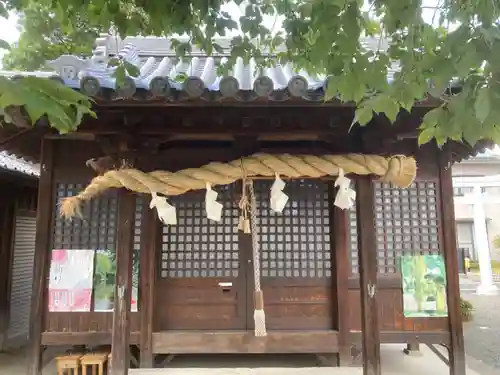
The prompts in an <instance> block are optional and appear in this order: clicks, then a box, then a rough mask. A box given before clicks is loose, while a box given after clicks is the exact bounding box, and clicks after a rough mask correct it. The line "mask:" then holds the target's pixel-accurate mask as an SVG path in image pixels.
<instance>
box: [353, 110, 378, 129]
mask: <svg viewBox="0 0 500 375" xmlns="http://www.w3.org/2000/svg"><path fill="white" fill-rule="evenodd" d="M372 118H373V110H372V109H371V108H368V107H360V108H357V109H356V112H355V115H354V120H355V121H353V123H355V122H357V123H358V124H359V125H361V126H365V125H367V124H368V123H369V122H370V121H371V119H372Z"/></svg>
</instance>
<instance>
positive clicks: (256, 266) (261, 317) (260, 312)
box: [248, 181, 267, 336]
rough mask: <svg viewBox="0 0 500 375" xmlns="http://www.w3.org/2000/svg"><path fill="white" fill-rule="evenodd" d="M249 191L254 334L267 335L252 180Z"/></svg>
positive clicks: (249, 183)
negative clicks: (253, 282)
mask: <svg viewBox="0 0 500 375" xmlns="http://www.w3.org/2000/svg"><path fill="white" fill-rule="evenodd" d="M248 189H249V192H250V225H251V227H252V231H251V232H252V252H253V272H254V279H255V291H254V308H255V311H254V314H253V319H254V322H255V336H267V331H266V314H265V313H264V294H263V293H262V290H261V289H260V249H259V239H258V235H259V234H258V233H257V200H256V199H255V192H254V190H253V183H252V181H249V182H248Z"/></svg>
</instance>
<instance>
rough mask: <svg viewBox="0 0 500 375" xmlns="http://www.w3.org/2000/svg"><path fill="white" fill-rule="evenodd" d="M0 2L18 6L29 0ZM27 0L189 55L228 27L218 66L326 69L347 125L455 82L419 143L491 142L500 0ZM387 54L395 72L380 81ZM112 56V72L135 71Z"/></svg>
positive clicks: (498, 85)
mask: <svg viewBox="0 0 500 375" xmlns="http://www.w3.org/2000/svg"><path fill="white" fill-rule="evenodd" d="M2 1H4V4H5V6H6V7H8V8H12V9H18V10H23V9H25V8H26V7H27V6H28V5H29V3H30V2H31V1H33V0H31V1H30V0H2ZM37 2H38V3H40V4H44V5H45V6H48V7H50V9H51V11H53V12H54V14H55V15H56V16H57V18H58V19H59V20H60V21H61V24H62V25H63V29H64V30H65V31H68V30H73V29H75V27H76V25H77V22H78V20H79V17H81V16H80V15H86V17H87V18H88V20H89V22H90V23H91V24H100V25H102V27H103V28H104V29H106V30H108V29H111V28H114V29H115V30H116V31H117V32H119V33H120V34H121V35H122V36H124V35H138V34H142V35H164V36H169V37H171V36H175V35H187V36H188V37H189V41H188V43H185V42H180V41H177V42H175V43H174V45H175V47H176V50H177V53H178V55H179V56H189V55H190V52H191V45H196V46H198V47H200V48H201V49H202V50H204V51H205V52H206V53H207V54H209V55H210V54H212V53H214V52H221V49H222V47H221V45H219V44H217V43H216V39H215V38H216V37H217V36H226V35H228V33H229V32H231V33H232V34H231V35H230V37H231V57H230V58H229V60H228V66H231V64H233V63H234V61H235V59H236V57H237V56H241V57H243V58H244V60H246V61H248V60H249V58H250V57H251V56H253V57H256V58H257V59H258V60H259V64H260V65H261V66H262V65H266V64H270V63H271V59H270V58H269V57H266V56H263V55H264V54H263V52H264V51H265V50H267V51H270V52H271V53H273V54H275V55H276V56H277V58H278V60H280V61H282V60H288V61H291V62H293V63H294V64H295V65H297V66H298V67H300V68H303V69H305V70H306V71H308V72H309V73H318V72H321V73H327V74H328V75H330V80H329V83H328V88H327V97H328V98H332V97H338V98H339V99H340V100H341V101H343V102H354V103H355V104H356V106H357V109H356V115H355V120H354V122H353V124H359V125H361V126H364V125H367V124H368V123H370V121H371V120H372V118H373V116H374V114H375V113H383V114H385V116H386V117H387V118H388V119H389V120H391V121H394V120H396V117H397V114H398V112H399V110H400V108H403V109H405V110H410V109H411V108H412V106H413V105H414V104H415V102H416V101H419V100H422V99H423V98H424V97H425V96H426V95H427V92H428V90H429V84H431V90H430V93H431V94H432V95H434V96H442V94H443V92H444V91H445V89H446V88H449V86H450V84H451V82H457V83H458V84H459V85H460V87H461V90H460V92H458V93H455V94H453V95H446V96H443V102H442V105H441V106H439V107H438V108H437V109H434V110H432V111H430V112H429V113H428V114H427V115H426V116H425V117H424V121H423V124H422V127H421V133H420V137H419V142H420V143H426V142H428V141H430V140H431V139H436V141H437V143H438V144H439V145H442V144H443V143H444V142H445V141H446V140H447V139H453V140H458V141H460V140H462V139H463V140H465V141H467V142H468V143H470V144H472V145H473V144H475V143H476V142H477V141H478V140H479V139H480V138H491V139H493V140H494V141H500V128H499V125H500V124H499V123H498V119H499V118H500V105H498V104H499V103H500V80H499V77H500V54H499V53H497V52H496V51H498V50H499V49H500V24H499V22H498V19H499V18H500V0H460V1H456V0H436V1H435V3H436V6H435V7H433V8H432V9H429V7H427V6H424V5H423V1H422V0H368V1H367V2H366V4H365V1H363V0H246V1H243V0H234V3H236V4H237V5H239V6H240V7H241V9H242V10H243V12H242V15H241V17H239V16H238V15H237V14H233V13H229V12H228V11H227V7H226V5H227V3H229V2H230V1H229V0H189V1H188V0H150V1H144V0H106V1H104V0H87V1H77V0H38V1H37ZM1 10H2V9H1V8H0V11H1ZM4 13H5V12H4ZM424 16H426V17H424ZM266 19H270V20H271V21H270V22H267V23H266V22H264V21H265V20H266ZM272 20H274V22H273V21H272ZM362 36H375V37H376V38H377V39H378V40H379V43H378V47H379V48H376V50H375V51H373V50H368V49H365V48H364V47H363V45H362V44H361V41H360V40H361V37H362ZM386 43H388V48H383V47H384V45H385V44H386ZM281 46H285V48H284V49H280V48H279V47H281ZM115 63H116V62H115ZM395 63H398V64H399V72H398V73H396V74H395V75H394V79H393V81H392V82H391V83H390V84H389V83H388V81H387V76H388V72H389V70H390V67H391V66H392V65H393V64H395ZM116 64H117V65H119V69H117V79H118V80H119V81H120V80H121V79H123V78H124V77H125V75H126V73H127V72H128V74H130V75H134V73H136V72H134V70H136V69H134V68H133V67H131V66H126V65H125V64H124V63H123V62H120V61H118V62H117V63H116ZM226 68H227V67H226ZM55 126H56V127H57V124H55Z"/></svg>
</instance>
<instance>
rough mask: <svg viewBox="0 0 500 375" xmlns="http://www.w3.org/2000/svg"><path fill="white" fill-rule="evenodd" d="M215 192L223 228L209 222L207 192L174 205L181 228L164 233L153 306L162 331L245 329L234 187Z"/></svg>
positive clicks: (174, 201) (178, 199)
mask: <svg viewBox="0 0 500 375" xmlns="http://www.w3.org/2000/svg"><path fill="white" fill-rule="evenodd" d="M216 190H217V191H218V192H219V197H218V199H217V200H218V201H219V202H221V203H222V204H223V205H224V209H223V213H222V220H221V222H220V223H216V222H213V221H209V220H208V219H207V218H206V213H205V197H204V191H201V192H190V193H187V194H184V195H182V196H178V197H172V199H171V203H172V204H173V205H175V207H176V209H177V225H173V226H163V229H162V247H161V262H160V269H159V277H158V281H157V283H156V285H157V286H156V302H155V305H156V309H155V314H156V327H155V328H156V329H158V330H172V329H174V330H175V329H176V330H191V329H193V330H218V329H219V330H224V329H245V324H246V323H245V319H246V311H245V309H246V289H245V288H246V287H245V278H244V274H243V273H242V272H241V271H240V253H239V246H238V232H237V227H238V218H239V211H238V206H237V197H236V195H235V187H234V186H233V185H229V186H221V187H217V189H216Z"/></svg>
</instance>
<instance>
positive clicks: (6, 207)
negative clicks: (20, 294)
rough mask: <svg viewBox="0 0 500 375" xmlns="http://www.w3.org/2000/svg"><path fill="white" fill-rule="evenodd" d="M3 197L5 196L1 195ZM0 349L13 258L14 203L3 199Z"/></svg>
mask: <svg viewBox="0 0 500 375" xmlns="http://www.w3.org/2000/svg"><path fill="white" fill-rule="evenodd" d="M3 197H4V199H5V196H3ZM0 210H1V211H0V350H3V344H4V340H5V339H6V337H5V335H6V333H7V329H8V327H9V320H10V302H11V301H10V297H11V278H12V262H13V258H14V231H15V212H16V211H15V203H14V201H13V200H10V199H5V200H4V201H3V202H1V203H0Z"/></svg>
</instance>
